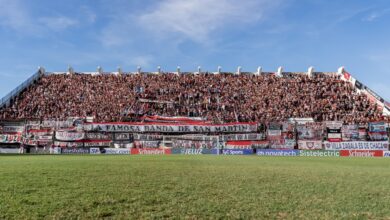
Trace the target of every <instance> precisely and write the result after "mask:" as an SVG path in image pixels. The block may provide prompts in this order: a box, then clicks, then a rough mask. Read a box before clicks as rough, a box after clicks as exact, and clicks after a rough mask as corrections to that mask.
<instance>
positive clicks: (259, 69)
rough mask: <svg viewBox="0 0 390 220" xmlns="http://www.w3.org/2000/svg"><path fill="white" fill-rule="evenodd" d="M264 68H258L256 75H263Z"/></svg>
mask: <svg viewBox="0 0 390 220" xmlns="http://www.w3.org/2000/svg"><path fill="white" fill-rule="evenodd" d="M262 70H263V68H261V66H259V67H257V72H256V75H259V76H260V75H261V72H262Z"/></svg>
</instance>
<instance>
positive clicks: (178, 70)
mask: <svg viewBox="0 0 390 220" xmlns="http://www.w3.org/2000/svg"><path fill="white" fill-rule="evenodd" d="M177 74H180V66H177Z"/></svg>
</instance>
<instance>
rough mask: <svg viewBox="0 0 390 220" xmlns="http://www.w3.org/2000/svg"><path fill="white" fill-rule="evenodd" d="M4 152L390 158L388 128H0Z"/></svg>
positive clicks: (43, 124) (41, 124) (27, 124)
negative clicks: (371, 156) (389, 156)
mask: <svg viewBox="0 0 390 220" xmlns="http://www.w3.org/2000/svg"><path fill="white" fill-rule="evenodd" d="M0 125H1V126H0V153H15V152H19V153H21V152H23V153H50V154H59V153H61V154H220V155H258V156H324V157H325V156H326V157H327V156H350V157H353V156H367V157H368V156H370V155H373V156H384V157H388V155H389V153H388V152H389V124H388V123H386V122H371V123H369V124H367V125H346V124H343V123H342V122H321V123H319V122H307V123H303V124H299V123H292V122H274V123H269V124H259V123H229V124H210V123H199V122H197V123H194V124H191V123H172V124H170V123H156V122H152V123H85V122H84V121H83V120H82V119H79V118H71V119H69V120H67V121H62V122H58V121H49V120H46V121H23V122H1V123H0Z"/></svg>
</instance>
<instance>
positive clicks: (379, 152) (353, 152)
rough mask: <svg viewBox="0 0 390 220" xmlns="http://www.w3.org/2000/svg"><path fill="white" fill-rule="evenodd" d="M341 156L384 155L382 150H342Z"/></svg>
mask: <svg viewBox="0 0 390 220" xmlns="http://www.w3.org/2000/svg"><path fill="white" fill-rule="evenodd" d="M340 156H341V157H383V151H382V150H341V151H340Z"/></svg>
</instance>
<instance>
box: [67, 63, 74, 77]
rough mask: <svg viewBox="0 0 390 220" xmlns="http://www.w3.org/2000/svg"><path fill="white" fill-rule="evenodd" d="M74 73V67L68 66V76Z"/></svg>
mask: <svg viewBox="0 0 390 220" xmlns="http://www.w3.org/2000/svg"><path fill="white" fill-rule="evenodd" d="M73 73H74V71H73V67H72V66H71V65H69V66H68V74H70V75H72V74H73Z"/></svg>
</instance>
